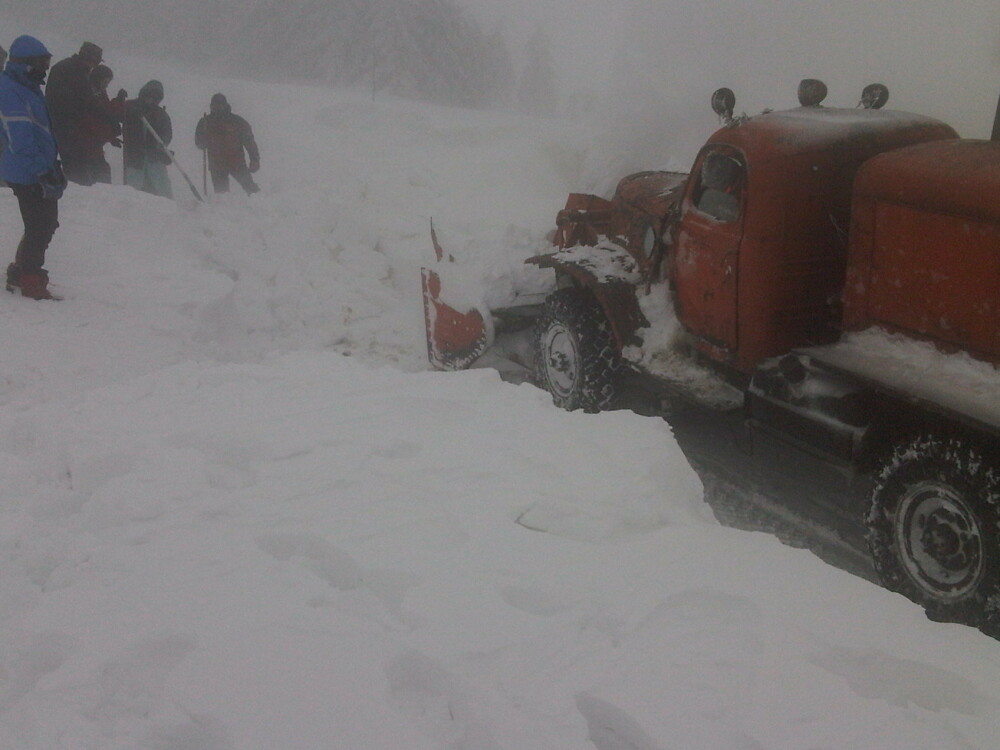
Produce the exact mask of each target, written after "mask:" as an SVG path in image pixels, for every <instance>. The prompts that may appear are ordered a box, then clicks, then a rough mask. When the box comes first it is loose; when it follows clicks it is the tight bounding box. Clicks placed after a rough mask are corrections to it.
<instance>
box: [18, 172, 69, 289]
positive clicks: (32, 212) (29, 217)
mask: <svg viewBox="0 0 1000 750" xmlns="http://www.w3.org/2000/svg"><path fill="white" fill-rule="evenodd" d="M10 188H11V190H13V191H14V195H16V196H17V204H18V207H19V208H20V209H21V219H22V220H23V221H24V236H22V237H21V242H20V243H19V244H18V246H17V256H16V257H15V258H14V263H15V264H16V265H17V267H18V269H19V270H20V271H21V272H22V273H23V272H27V273H34V272H36V271H41V270H42V266H44V265H45V251H46V250H48V249H49V243H50V242H51V241H52V235H54V234H55V233H56V228H57V227H58V226H59V201H58V200H56V199H54V198H43V197H42V186H41V185H14V184H11V186H10Z"/></svg>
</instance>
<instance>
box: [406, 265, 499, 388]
mask: <svg viewBox="0 0 1000 750" xmlns="http://www.w3.org/2000/svg"><path fill="white" fill-rule="evenodd" d="M420 283H421V286H422V287H423V296H424V326H425V329H426V332H427V359H428V360H430V363H431V366H432V367H434V368H435V369H436V370H464V369H466V368H468V367H469V366H471V365H472V363H473V362H475V361H476V360H477V359H479V357H481V356H482V354H483V352H485V351H486V350H487V349H488V348H489V346H490V335H489V329H488V327H487V325H486V321H485V320H484V318H483V315H482V313H480V312H479V310H476V309H472V310H470V311H468V312H462V311H460V310H456V309H455V308H454V307H452V306H451V305H449V304H448V303H447V302H444V301H443V300H442V299H441V276H440V275H439V274H438V273H437V271H435V270H433V269H431V268H421V269H420Z"/></svg>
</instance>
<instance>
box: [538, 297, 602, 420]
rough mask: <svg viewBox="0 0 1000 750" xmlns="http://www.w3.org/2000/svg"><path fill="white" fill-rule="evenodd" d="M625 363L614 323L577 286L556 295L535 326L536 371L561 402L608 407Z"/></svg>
mask: <svg viewBox="0 0 1000 750" xmlns="http://www.w3.org/2000/svg"><path fill="white" fill-rule="evenodd" d="M620 367H621V359H620V357H619V355H618V349H617V347H616V346H615V342H614V338H613V337H612V335H611V326H610V325H609V323H608V320H607V318H606V317H605V315H604V312H603V311H602V310H601V308H600V306H599V305H598V304H597V301H596V300H595V299H594V298H593V296H592V295H590V294H589V293H587V292H585V291H583V290H580V289H573V288H567V289H559V290H557V291H555V292H553V293H552V294H550V295H549V297H548V299H547V300H546V301H545V309H544V310H543V312H542V314H541V316H540V317H539V319H538V322H537V324H536V326H535V374H536V378H537V380H538V383H539V385H541V386H542V387H543V388H545V389H546V390H547V391H548V392H549V393H551V394H552V401H553V402H554V403H555V404H556V406H561V407H562V408H564V409H568V410H570V411H573V410H574V409H583V410H584V411H588V412H597V411H600V410H601V409H603V408H605V407H607V406H608V404H610V403H611V400H612V399H613V398H614V396H615V391H616V386H617V381H618V374H619V372H620Z"/></svg>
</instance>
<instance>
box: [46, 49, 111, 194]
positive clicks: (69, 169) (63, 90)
mask: <svg viewBox="0 0 1000 750" xmlns="http://www.w3.org/2000/svg"><path fill="white" fill-rule="evenodd" d="M103 56H104V51H103V50H102V49H101V48H100V47H98V46H97V45H96V44H94V43H93V42H84V43H83V45H82V46H81V47H80V51H79V52H77V53H76V54H75V55H72V56H70V57H67V58H66V59H65V60H60V61H59V62H57V63H56V64H55V65H53V66H52V70H50V71H49V82H48V85H47V86H46V87H45V99H46V101H47V102H48V105H49V112H50V113H51V114H52V128H53V131H54V133H55V137H56V140H57V141H58V142H59V155H60V156H61V157H62V162H63V170H64V171H65V172H66V177H67V178H68V179H70V180H72V181H73V182H78V183H80V184H83V185H88V184H91V181H90V179H89V175H88V172H87V169H86V164H85V160H86V158H85V154H84V151H85V149H86V144H85V138H84V135H83V133H82V132H81V130H80V124H81V123H82V122H83V119H84V118H85V117H87V116H89V115H90V114H92V113H93V112H94V111H95V109H96V108H97V106H98V104H97V101H96V100H95V99H94V96H93V90H92V89H91V87H90V71H92V70H93V69H94V68H95V67H96V66H98V65H100V64H101V61H102V59H103Z"/></svg>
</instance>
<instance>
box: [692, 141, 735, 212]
mask: <svg viewBox="0 0 1000 750" xmlns="http://www.w3.org/2000/svg"><path fill="white" fill-rule="evenodd" d="M743 172H744V170H743V165H742V164H741V163H740V162H739V161H737V160H736V159H734V158H733V157H732V156H728V155H726V154H722V153H718V152H716V153H712V154H709V155H708V156H706V157H705V160H704V161H703V162H702V165H701V177H700V184H699V187H698V191H697V193H696V195H697V197H696V199H695V208H697V209H698V210H699V211H701V212H702V213H703V214H707V215H708V216H711V217H712V218H713V219H715V220H716V221H726V222H729V221H736V219H738V218H739V216H740V203H741V197H742V192H743V183H744V180H743Z"/></svg>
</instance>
